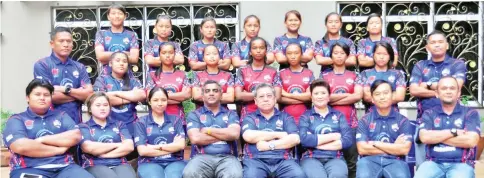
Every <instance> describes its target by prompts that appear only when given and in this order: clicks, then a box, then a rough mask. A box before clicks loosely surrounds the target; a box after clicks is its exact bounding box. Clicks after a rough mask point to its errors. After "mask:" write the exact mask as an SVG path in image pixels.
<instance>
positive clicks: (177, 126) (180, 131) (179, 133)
mask: <svg viewBox="0 0 484 178" xmlns="http://www.w3.org/2000/svg"><path fill="white" fill-rule="evenodd" d="M174 127H175V130H176V135H175V136H180V137H182V138H186V135H185V130H184V129H183V121H182V118H180V117H176V119H175V126H174Z"/></svg>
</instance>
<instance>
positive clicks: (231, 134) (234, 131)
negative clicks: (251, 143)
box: [210, 126, 240, 141]
mask: <svg viewBox="0 0 484 178" xmlns="http://www.w3.org/2000/svg"><path fill="white" fill-rule="evenodd" d="M237 127H238V128H211V129H210V132H211V133H210V135H211V136H213V137H215V138H217V139H219V140H223V141H234V140H237V139H239V136H240V134H239V133H240V127H239V126H237Z"/></svg>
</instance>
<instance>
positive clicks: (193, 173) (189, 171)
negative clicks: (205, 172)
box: [182, 163, 200, 178]
mask: <svg viewBox="0 0 484 178" xmlns="http://www.w3.org/2000/svg"><path fill="white" fill-rule="evenodd" d="M182 174H183V177H184V178H193V177H199V175H200V169H199V167H197V166H195V165H191V164H190V163H188V165H187V166H186V167H185V169H184V170H183V173H182Z"/></svg>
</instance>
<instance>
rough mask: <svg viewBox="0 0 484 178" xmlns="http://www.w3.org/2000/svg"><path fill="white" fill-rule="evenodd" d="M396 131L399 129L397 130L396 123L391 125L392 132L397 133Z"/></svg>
mask: <svg viewBox="0 0 484 178" xmlns="http://www.w3.org/2000/svg"><path fill="white" fill-rule="evenodd" d="M398 129H399V128H398V124H396V123H395V124H393V125H392V130H393V131H394V132H397V131H398Z"/></svg>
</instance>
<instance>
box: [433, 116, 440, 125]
mask: <svg viewBox="0 0 484 178" xmlns="http://www.w3.org/2000/svg"><path fill="white" fill-rule="evenodd" d="M440 121H441V120H440V118H439V117H437V118H435V119H434V126H435V127H440Z"/></svg>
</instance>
